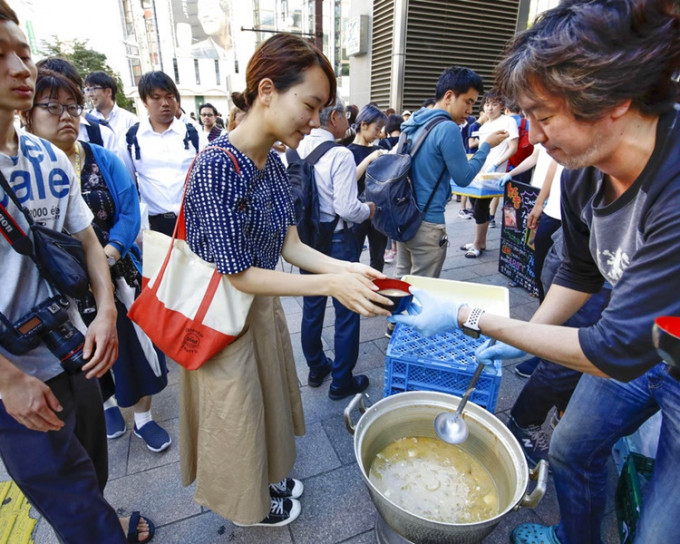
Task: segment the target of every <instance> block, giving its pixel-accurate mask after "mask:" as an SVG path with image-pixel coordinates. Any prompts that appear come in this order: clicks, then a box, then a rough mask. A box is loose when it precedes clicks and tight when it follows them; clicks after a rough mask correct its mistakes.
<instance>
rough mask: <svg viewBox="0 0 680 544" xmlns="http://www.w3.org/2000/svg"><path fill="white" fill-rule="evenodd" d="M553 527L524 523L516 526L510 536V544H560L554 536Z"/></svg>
mask: <svg viewBox="0 0 680 544" xmlns="http://www.w3.org/2000/svg"><path fill="white" fill-rule="evenodd" d="M555 527H557V525H552V526H550V527H548V526H546V525H539V524H538V523H524V524H523V525H518V526H517V527H515V529H514V530H513V531H512V534H511V535H510V542H512V544H561V543H560V541H559V540H558V538H557V536H555Z"/></svg>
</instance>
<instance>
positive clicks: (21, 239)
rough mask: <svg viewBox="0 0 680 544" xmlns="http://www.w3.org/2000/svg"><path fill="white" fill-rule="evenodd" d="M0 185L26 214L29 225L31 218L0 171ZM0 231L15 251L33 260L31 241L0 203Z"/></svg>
mask: <svg viewBox="0 0 680 544" xmlns="http://www.w3.org/2000/svg"><path fill="white" fill-rule="evenodd" d="M0 186H2V188H3V189H4V191H5V193H7V196H9V197H10V198H11V199H12V202H14V204H15V205H16V206H17V208H19V209H20V210H21V211H22V212H23V214H24V216H27V219H28V223H29V225H30V224H31V223H32V222H33V220H32V218H31V217H30V215H29V214H28V213H27V212H26V210H25V209H24V208H23V206H22V205H21V203H20V202H19V199H17V197H16V195H15V194H14V191H13V190H12V188H11V187H10V186H9V183H7V180H6V179H5V176H4V174H3V173H2V172H0ZM0 233H2V235H3V236H4V237H5V239H6V240H7V241H8V242H9V245H11V246H12V248H13V249H14V250H15V251H16V252H17V253H20V254H21V255H25V256H27V257H31V258H32V259H33V260H35V258H34V254H33V242H32V241H31V239H30V238H29V236H28V235H27V234H26V233H25V232H24V231H23V229H22V228H21V227H20V226H19V224H18V223H17V222H16V221H15V220H14V218H13V217H12V216H11V215H10V213H9V212H8V211H7V208H5V207H4V206H3V205H2V204H0Z"/></svg>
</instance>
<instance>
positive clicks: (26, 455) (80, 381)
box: [0, 374, 126, 544]
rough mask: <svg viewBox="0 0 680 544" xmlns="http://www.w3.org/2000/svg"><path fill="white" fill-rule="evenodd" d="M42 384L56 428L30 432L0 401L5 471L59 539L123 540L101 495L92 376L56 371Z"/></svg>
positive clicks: (102, 470)
mask: <svg viewBox="0 0 680 544" xmlns="http://www.w3.org/2000/svg"><path fill="white" fill-rule="evenodd" d="M47 385H49V387H50V389H51V390H52V392H53V393H54V394H55V396H56V397H57V398H58V399H59V402H60V404H61V406H62V407H63V409H64V410H63V411H62V412H60V413H59V414H58V415H59V418H60V419H61V420H62V421H64V423H65V425H64V427H63V428H62V429H61V430H59V431H50V432H46V433H45V432H39V431H31V430H30V429H27V428H26V427H24V426H23V425H21V424H20V423H18V422H17V421H16V420H15V419H14V418H13V417H12V416H10V415H9V414H8V413H7V411H6V410H5V405H4V404H3V403H1V402H0V456H2V460H3V462H4V463H5V467H6V469H7V472H8V473H9V475H10V476H11V477H12V479H13V480H14V481H15V482H16V484H17V486H19V489H21V491H22V492H23V493H24V495H26V498H27V499H28V500H29V501H30V502H31V504H32V505H33V506H34V507H35V509H36V510H37V511H38V512H40V514H41V515H42V516H43V517H44V518H45V519H46V520H47V522H48V523H49V524H50V525H51V526H52V528H53V529H54V531H55V533H56V534H57V535H58V537H59V538H60V539H61V541H62V542H65V543H68V544H81V543H83V542H98V543H102V544H123V543H124V542H125V541H126V539H125V535H124V533H123V530H122V528H121V525H120V522H119V521H118V516H117V515H116V512H115V511H114V509H113V508H112V507H111V506H110V505H109V503H108V502H106V500H105V499H104V495H103V490H104V486H105V485H106V481H107V479H108V450H107V443H106V426H105V424H104V411H103V408H102V397H101V394H100V393H99V387H98V385H97V380H94V379H93V380H88V379H86V378H85V376H84V374H77V375H75V376H67V375H66V374H60V375H59V376H57V377H55V378H53V379H51V380H50V381H49V382H47Z"/></svg>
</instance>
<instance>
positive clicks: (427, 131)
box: [408, 115, 453, 158]
mask: <svg viewBox="0 0 680 544" xmlns="http://www.w3.org/2000/svg"><path fill="white" fill-rule="evenodd" d="M445 121H451V122H452V123H453V120H452V119H447V118H446V117H444V116H443V115H438V116H437V117H435V118H434V119H432V120H431V121H430V122H429V123H427V125H425V126H424V127H423V130H422V131H421V132H420V134H419V135H418V139H417V140H416V141H415V142H414V143H413V146H412V147H411V149H409V152H408V153H409V155H411V158H413V157H415V156H416V153H418V151H420V148H421V146H422V145H423V144H424V143H425V138H427V136H428V134H430V132H432V129H433V128H434V127H436V126H437V125H438V124H440V123H443V122H445Z"/></svg>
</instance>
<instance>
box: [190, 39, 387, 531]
mask: <svg viewBox="0 0 680 544" xmlns="http://www.w3.org/2000/svg"><path fill="white" fill-rule="evenodd" d="M246 82H247V89H246V90H245V91H244V92H243V93H234V94H233V95H232V98H233V100H234V103H235V104H236V106H238V107H239V108H241V109H242V110H244V111H246V112H247V114H246V117H245V119H244V120H243V121H242V122H241V124H240V125H239V126H238V127H237V128H235V129H234V130H233V131H231V132H229V134H228V135H225V136H221V137H219V138H217V139H216V140H214V141H213V142H212V146H214V147H222V148H226V149H228V150H229V151H231V153H233V155H234V157H235V158H236V161H237V162H238V165H239V168H240V174H239V173H238V172H237V170H236V168H235V166H234V164H233V163H232V161H231V159H230V157H229V156H228V155H227V154H226V153H225V152H224V151H222V150H220V149H208V150H207V151H204V152H203V153H202V154H201V155H200V156H199V157H198V159H197V160H196V163H195V164H194V167H193V170H192V172H191V176H190V180H189V186H188V189H187V195H186V202H185V215H186V226H187V241H188V243H189V245H190V247H191V249H192V250H193V251H194V252H195V253H196V254H197V255H199V256H200V257H201V258H203V259H205V260H206V261H210V262H214V263H216V265H217V269H218V270H219V271H220V272H221V273H223V274H228V275H229V279H230V281H231V282H232V284H233V285H234V286H235V287H236V288H237V289H240V290H241V291H244V292H248V293H252V294H254V295H255V298H254V301H253V304H252V307H251V310H250V313H249V316H248V320H247V326H246V329H245V330H244V333H243V335H242V336H241V338H239V339H238V340H236V341H235V342H234V343H232V344H231V345H229V346H228V347H227V348H226V349H225V350H224V351H222V352H221V353H220V354H218V355H217V356H216V357H215V358H213V359H212V360H210V361H208V362H207V363H206V364H204V365H203V366H202V367H201V368H200V369H199V370H195V371H191V372H189V371H185V370H184V369H181V368H180V372H181V379H180V389H181V395H180V398H181V406H180V415H181V418H180V451H181V467H182V481H183V483H184V484H185V485H189V484H190V483H192V482H193V481H196V495H195V498H196V501H197V502H198V503H200V504H202V505H205V506H207V507H208V508H210V509H211V510H213V511H214V512H216V513H218V514H219V515H221V516H223V517H225V518H226V519H229V520H231V521H232V522H234V523H236V524H238V525H268V526H272V525H275V526H280V525H285V524H287V523H290V522H291V521H293V520H294V519H295V518H296V517H297V516H298V515H299V513H300V502H299V501H298V500H297V498H298V497H299V496H300V494H301V492H302V483H301V482H299V481H297V480H294V479H292V478H288V477H287V475H288V473H289V471H290V470H291V468H292V467H293V463H294V461H295V455H296V454H295V435H302V434H304V430H305V426H304V419H303V414H302V402H301V399H300V393H299V386H298V379H297V375H296V372H295V363H294V359H293V351H292V347H291V344H290V336H289V333H288V327H287V325H286V320H285V316H284V314H283V310H282V309H281V303H280V301H279V298H278V297H279V296H281V295H293V296H306V295H326V296H328V295H330V296H333V297H335V298H337V299H338V300H339V301H340V302H341V303H342V304H344V305H345V306H347V307H348V308H350V309H351V310H354V311H355V312H358V313H360V314H361V315H365V316H374V315H378V314H381V315H389V313H388V312H387V311H385V310H383V309H381V308H379V307H378V306H376V305H374V302H383V303H384V302H385V300H386V299H384V298H383V297H381V296H380V295H378V294H377V293H376V292H375V291H376V290H377V289H376V288H375V286H374V285H373V283H372V280H373V279H375V278H382V277H384V276H383V275H382V274H381V273H380V272H378V271H376V270H373V269H372V268H370V267H368V266H366V265H362V264H359V263H349V262H344V261H339V260H337V259H333V258H331V257H328V256H326V255H323V254H322V253H319V252H317V251H315V250H314V249H312V248H310V247H308V246H306V245H304V244H303V243H302V242H301V241H300V239H299V237H298V234H297V229H296V227H295V216H294V211H293V201H292V197H291V192H290V183H289V181H288V178H287V176H286V170H285V168H284V166H283V164H282V163H281V161H280V159H279V157H278V155H277V154H276V153H275V152H271V147H272V144H273V143H274V142H275V141H277V140H280V141H281V142H283V143H284V144H286V145H287V146H289V147H292V148H297V146H298V144H299V143H300V141H301V140H302V138H303V137H304V136H305V135H306V134H309V132H310V130H311V129H312V128H315V127H318V126H319V112H320V110H321V109H322V108H324V107H325V106H326V105H328V104H330V103H333V102H334V101H335V94H336V81H335V76H334V74H333V70H332V68H331V66H330V64H329V63H328V60H327V59H326V58H325V57H324V56H323V54H322V53H321V52H319V51H318V50H317V49H316V48H315V47H314V46H313V45H311V44H310V43H309V42H307V41H305V40H303V39H302V38H299V37H296V36H293V35H290V34H278V35H276V36H274V37H272V38H270V39H269V40H267V41H266V42H264V43H263V44H262V45H261V46H260V47H259V48H258V50H257V51H256V52H255V54H254V55H253V57H252V58H251V60H250V62H249V64H248V69H247V72H246ZM280 256H283V258H284V259H285V260H286V261H288V262H290V263H293V264H294V265H296V266H298V267H299V268H303V269H305V270H309V271H311V272H314V273H315V274H309V275H300V274H289V273H285V272H282V271H277V270H276V265H277V263H278V260H279V257H280Z"/></svg>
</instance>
